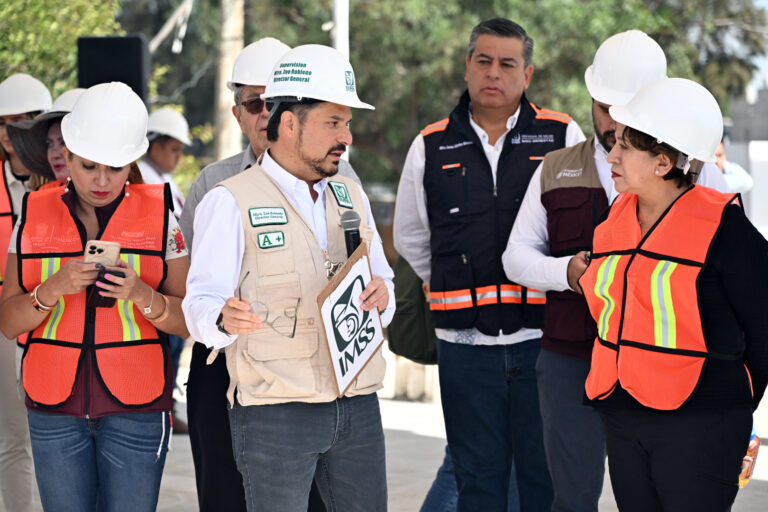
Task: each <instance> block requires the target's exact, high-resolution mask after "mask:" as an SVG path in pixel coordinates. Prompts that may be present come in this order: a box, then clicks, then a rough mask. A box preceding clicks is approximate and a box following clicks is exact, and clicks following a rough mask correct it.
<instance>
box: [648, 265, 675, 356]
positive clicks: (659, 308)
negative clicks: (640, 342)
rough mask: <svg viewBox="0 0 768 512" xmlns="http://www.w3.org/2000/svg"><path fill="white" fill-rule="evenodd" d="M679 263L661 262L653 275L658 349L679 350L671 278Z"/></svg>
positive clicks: (654, 327) (652, 289)
mask: <svg viewBox="0 0 768 512" xmlns="http://www.w3.org/2000/svg"><path fill="white" fill-rule="evenodd" d="M675 268H677V263H673V262H671V261H664V260H662V261H660V262H658V263H657V264H656V269H655V270H654V271H653V274H651V301H652V302H653V332H654V341H655V344H656V346H657V347H665V348H677V321H676V319H675V304H674V303H673V302H672V291H671V289H670V286H669V278H670V277H671V276H672V272H674V271H675Z"/></svg>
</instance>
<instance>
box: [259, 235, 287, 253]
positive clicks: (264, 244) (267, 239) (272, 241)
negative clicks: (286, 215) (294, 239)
mask: <svg viewBox="0 0 768 512" xmlns="http://www.w3.org/2000/svg"><path fill="white" fill-rule="evenodd" d="M284 245H285V234H283V232H282V231H270V232H269V233H259V249H271V248H273V247H282V246H284Z"/></svg>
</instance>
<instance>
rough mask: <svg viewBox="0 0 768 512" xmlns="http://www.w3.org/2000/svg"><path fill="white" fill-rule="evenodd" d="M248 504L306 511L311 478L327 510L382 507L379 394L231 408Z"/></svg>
mask: <svg viewBox="0 0 768 512" xmlns="http://www.w3.org/2000/svg"><path fill="white" fill-rule="evenodd" d="M229 424H230V428H231V429H232V448H233V451H234V454H235V461H236V462H237V468H238V469H239V470H240V473H241V474H242V475H243V487H244V488H245V502H246V504H247V505H248V510H249V511H251V512H254V511H258V512H260V511H273V510H274V511H280V512H306V510H307V500H308V497H309V491H310V487H311V485H312V479H313V478H314V480H315V482H316V483H317V488H318V490H319V491H320V495H321V496H322V498H323V501H324V502H325V506H326V508H327V510H328V511H329V512H385V511H386V509H387V475H386V469H385V457H384V430H383V428H382V426H381V414H380V412H379V399H378V397H377V396H376V394H375V393H374V394H370V395H364V396H355V397H343V398H339V399H337V400H334V401H333V402H327V403H317V404H309V403H303V402H289V403H284V404H276V405H251V406H242V405H240V404H238V403H235V406H234V407H233V408H231V409H230V410H229Z"/></svg>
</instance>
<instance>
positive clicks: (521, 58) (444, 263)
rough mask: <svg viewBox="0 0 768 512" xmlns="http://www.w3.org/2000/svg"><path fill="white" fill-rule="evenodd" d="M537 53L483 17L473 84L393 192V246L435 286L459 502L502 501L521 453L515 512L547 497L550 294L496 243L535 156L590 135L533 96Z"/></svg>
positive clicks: (502, 504)
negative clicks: (540, 366)
mask: <svg viewBox="0 0 768 512" xmlns="http://www.w3.org/2000/svg"><path fill="white" fill-rule="evenodd" d="M532 57H533V40H532V39H531V38H530V37H528V35H527V34H526V32H525V30H524V29H523V28H522V27H520V26H519V25H517V24H516V23H514V22H512V21H510V20H507V19H492V20H488V21H485V22H483V23H481V24H479V25H478V26H477V27H475V29H474V30H473V31H472V35H471V36H470V41H469V51H468V56H467V59H466V75H465V80H466V82H467V91H465V92H464V94H463V95H462V97H461V99H460V100H459V104H458V106H457V107H456V108H455V109H454V110H453V112H452V113H451V115H450V117H449V118H447V119H444V120H442V121H438V122H437V123H434V124H431V125H429V126H427V127H426V128H425V129H424V130H422V132H421V134H420V135H418V136H417V137H416V139H415V140H414V142H413V144H412V145H411V149H410V151H409V152H408V157H407V159H406V162H405V165H404V168H403V174H402V177H401V180H400V186H399V189H398V198H397V204H396V208H395V226H394V227H395V247H396V248H397V250H398V251H399V252H400V254H401V255H402V256H403V257H405V259H406V260H408V262H409V263H410V264H411V266H412V267H413V269H414V270H415V271H416V273H417V274H418V275H419V277H421V278H422V279H423V280H424V281H425V282H428V283H430V310H431V312H432V318H433V321H434V324H435V327H436V332H437V336H438V338H439V341H438V365H439V369H440V387H441V394H442V402H443V415H444V418H445V424H446V433H447V437H448V445H449V448H450V452H451V455H452V460H453V463H454V467H455V472H456V480H457V484H458V488H459V504H458V510H459V511H478V510H505V509H506V502H507V491H508V489H509V485H508V484H509V478H510V469H511V466H512V460H513V458H514V462H515V467H516V471H517V484H518V488H519V493H520V504H521V509H522V510H525V511H526V512H527V511H533V512H535V511H545V510H549V508H550V506H551V503H552V484H551V481H550V477H549V472H548V470H547V466H546V463H545V460H544V446H543V441H542V426H541V416H540V413H539V403H538V391H537V386H536V375H535V371H534V364H535V361H536V358H537V356H538V354H539V346H540V338H541V327H542V325H543V318H544V311H543V309H544V302H545V296H544V294H543V292H541V291H538V290H534V289H529V288H525V287H522V286H520V285H518V284H516V283H513V282H511V281H509V280H508V279H507V278H506V276H505V275H504V269H503V268H502V264H501V254H502V251H503V250H504V247H505V245H506V241H507V239H508V237H509V233H510V230H511V229H512V224H513V222H514V220H515V216H516V214H517V211H518V209H519V207H520V203H521V202H522V199H523V195H524V194H525V190H526V188H527V186H528V181H529V180H530V179H531V175H532V174H533V172H534V170H535V169H536V167H537V165H538V164H539V163H540V161H541V160H542V159H543V157H544V155H545V154H547V153H548V152H550V151H553V150H555V149H559V148H562V147H564V146H566V145H569V144H575V143H577V142H579V141H581V140H583V138H584V135H583V134H582V132H581V129H580V128H579V127H578V125H577V124H576V123H575V122H573V120H572V119H571V118H570V117H569V116H568V115H566V114H562V113H560V112H554V111H551V110H546V109H541V108H539V107H537V106H536V105H534V104H533V103H531V102H530V101H528V99H527V98H526V96H525V90H526V89H527V88H528V85H529V83H530V80H531V76H532V75H533V66H532V64H531V60H532Z"/></svg>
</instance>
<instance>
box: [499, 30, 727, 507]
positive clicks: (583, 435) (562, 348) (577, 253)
mask: <svg viewBox="0 0 768 512" xmlns="http://www.w3.org/2000/svg"><path fill="white" fill-rule="evenodd" d="M666 73H667V61H666V57H665V56H664V51H663V50H662V49H661V47H660V46H659V45H658V44H657V43H656V42H655V41H654V40H653V39H651V38H650V37H648V36H647V35H646V34H645V33H643V32H641V31H639V30H629V31H627V32H622V33H619V34H616V35H614V36H611V37H610V38H608V39H607V40H605V41H604V42H603V43H602V45H601V46H600V48H599V49H598V50H597V52H596V53H595V57H594V62H593V64H592V65H591V66H590V67H589V68H588V69H587V71H586V73H585V81H586V84H587V89H588V90H589V92H590V94H591V95H592V120H593V124H594V131H595V135H594V136H593V137H590V138H589V139H587V140H586V141H584V142H581V143H580V144H577V145H575V146H572V147H569V148H565V149H561V150H559V151H555V152H552V153H550V154H548V155H547V158H546V160H544V162H543V163H542V164H541V165H540V166H539V168H538V169H537V170H536V172H535V173H534V175H533V178H532V179H531V182H530V185H529V186H528V190H527V191H526V194H525V198H524V199H523V202H522V205H521V207H520V212H519V213H518V216H517V220H516V221H515V225H514V227H513V229H512V232H511V234H510V236H509V240H508V244H507V248H506V250H505V251H504V255H503V257H502V261H503V264H504V270H505V272H506V274H507V277H508V278H509V279H511V280H513V281H515V282H518V283H521V284H523V285H526V286H531V287H534V288H537V289H540V290H544V291H546V292H547V302H546V321H545V324H544V334H543V337H542V342H541V354H540V355H539V358H538V361H537V363H536V375H537V380H538V388H539V402H540V404H541V414H542V421H543V425H544V446H545V448H546V453H547V463H548V466H549V471H550V474H551V476H552V483H553V486H554V491H555V498H554V503H553V505H552V511H556V512H561V511H571V510H579V511H597V509H598V501H599V498H600V494H601V492H602V489H603V477H604V468H605V434H604V429H603V425H602V422H601V421H600V418H599V417H598V415H597V414H596V413H595V411H594V410H593V409H592V408H591V407H590V406H587V405H584V404H583V395H584V381H585V379H586V376H587V372H588V371H589V361H590V356H591V353H592V345H593V343H594V340H595V335H596V333H597V331H596V326H595V323H594V321H593V320H592V317H591V316H590V315H589V312H588V310H587V305H586V302H585V301H584V300H583V298H582V297H581V296H579V293H580V289H579V288H578V287H577V286H576V283H575V279H576V278H578V276H580V275H581V274H582V272H583V271H584V269H585V268H586V264H587V262H586V259H585V255H586V251H588V250H589V249H590V248H591V243H592V233H593V230H594V227H595V226H596V225H597V224H598V223H600V222H601V220H602V216H603V214H604V212H605V211H606V210H607V208H608V205H609V204H610V203H611V202H612V201H613V200H614V199H615V198H616V195H617V192H616V190H615V187H614V182H613V180H612V179H611V164H609V163H608V162H607V161H606V159H607V157H608V152H610V150H611V148H613V146H614V144H615V143H616V137H615V130H616V123H615V121H614V120H613V119H611V116H610V114H609V113H608V108H609V107H610V106H611V105H614V104H623V103H626V102H627V101H629V100H630V99H631V98H632V97H633V96H634V94H635V93H636V92H637V91H638V90H640V88H642V86H643V85H645V84H647V83H650V82H652V81H654V80H658V79H660V78H663V77H665V76H666ZM696 167H697V170H698V169H701V162H698V163H697V164H696ZM713 167H714V166H712V165H711V164H710V165H708V166H705V168H704V171H703V172H702V173H701V174H700V179H699V183H700V184H704V185H710V186H716V187H718V188H719V187H720V186H721V185H722V183H721V181H722V180H721V179H720V180H719V181H718V176H717V173H716V172H713V171H716V170H717V169H716V168H714V169H713Z"/></svg>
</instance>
